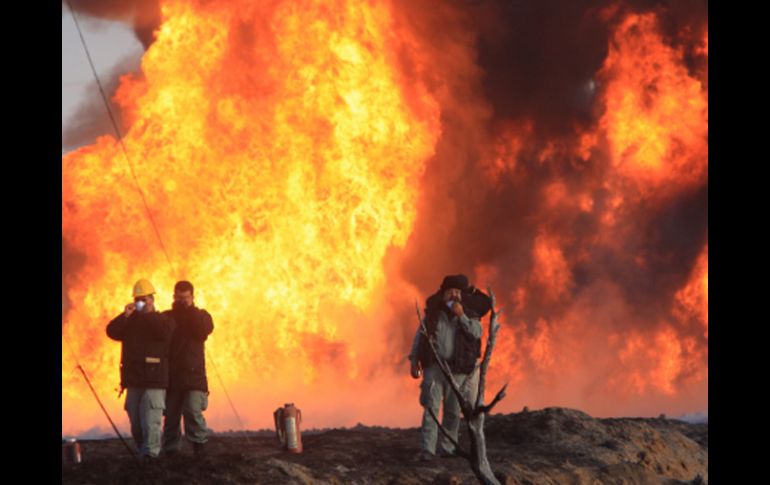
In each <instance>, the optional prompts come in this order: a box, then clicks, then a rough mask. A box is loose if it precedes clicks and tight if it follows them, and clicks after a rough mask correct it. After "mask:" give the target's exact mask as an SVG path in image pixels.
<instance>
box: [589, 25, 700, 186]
mask: <svg viewBox="0 0 770 485" xmlns="http://www.w3.org/2000/svg"><path fill="white" fill-rule="evenodd" d="M682 57H683V54H682V52H681V51H678V50H675V49H674V48H672V47H670V46H668V45H666V44H665V43H664V42H663V40H662V38H661V35H660V33H659V31H658V24H657V18H656V16H655V15H654V14H652V13H650V14H644V15H636V14H632V15H629V16H628V17H627V18H626V19H625V20H624V21H623V22H622V23H621V25H620V26H619V27H618V29H617V30H616V32H615V34H614V36H613V39H612V42H611V43H610V49H609V53H608V55H607V59H606V61H605V64H604V67H603V68H602V71H601V72H600V76H601V77H603V78H608V79H610V82H609V84H608V86H607V88H606V91H605V94H604V97H605V104H606V112H605V114H604V117H603V118H602V120H601V123H600V124H601V127H602V129H603V130H604V131H605V132H606V136H607V139H608V141H609V146H610V151H611V154H612V163H613V164H614V165H615V167H617V169H618V171H619V173H620V174H621V175H622V176H623V177H625V178H629V179H633V180H635V181H636V182H637V183H638V184H639V186H640V189H641V190H642V191H646V190H648V189H652V188H659V187H665V186H668V185H671V184H673V185H674V186H676V187H681V186H687V185H693V184H697V183H700V182H701V181H702V178H703V177H704V176H705V174H706V170H707V166H708V165H707V160H708V158H707V153H708V147H707V141H706V140H707V132H708V101H707V94H706V92H705V91H704V89H703V86H702V85H701V83H700V82H699V81H698V80H697V79H694V78H693V77H691V76H690V74H689V73H688V72H687V70H686V69H685V67H684V66H683V62H682Z"/></svg>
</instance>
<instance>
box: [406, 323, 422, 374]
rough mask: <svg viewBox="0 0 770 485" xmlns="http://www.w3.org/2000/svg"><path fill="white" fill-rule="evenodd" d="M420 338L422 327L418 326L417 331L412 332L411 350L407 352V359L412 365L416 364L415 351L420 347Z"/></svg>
mask: <svg viewBox="0 0 770 485" xmlns="http://www.w3.org/2000/svg"><path fill="white" fill-rule="evenodd" d="M420 338H422V329H420V328H419V327H418V328H417V333H415V334H414V339H412V351H411V352H409V361H410V362H411V363H412V365H416V364H417V357H418V356H417V352H418V349H419V348H420Z"/></svg>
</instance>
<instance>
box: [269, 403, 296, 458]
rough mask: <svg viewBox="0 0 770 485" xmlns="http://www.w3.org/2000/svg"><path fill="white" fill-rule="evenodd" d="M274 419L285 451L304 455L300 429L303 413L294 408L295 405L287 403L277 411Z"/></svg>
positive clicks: (276, 430) (279, 439)
mask: <svg viewBox="0 0 770 485" xmlns="http://www.w3.org/2000/svg"><path fill="white" fill-rule="evenodd" d="M273 418H275V432H276V433H277V434H278V441H280V443H281V446H282V447H283V449H284V450H286V451H288V452H290V453H302V434H301V432H300V429H299V425H300V423H301V422H302V412H301V411H300V410H299V409H297V408H296V407H294V403H287V404H284V406H283V407H282V408H278V409H276V410H275V412H274V413H273Z"/></svg>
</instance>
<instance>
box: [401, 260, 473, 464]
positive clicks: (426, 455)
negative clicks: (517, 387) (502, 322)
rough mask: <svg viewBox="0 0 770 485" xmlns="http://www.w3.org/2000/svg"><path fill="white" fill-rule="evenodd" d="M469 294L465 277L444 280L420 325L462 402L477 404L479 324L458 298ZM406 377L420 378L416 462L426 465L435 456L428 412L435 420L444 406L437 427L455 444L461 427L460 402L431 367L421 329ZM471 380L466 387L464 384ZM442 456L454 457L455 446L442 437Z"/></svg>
mask: <svg viewBox="0 0 770 485" xmlns="http://www.w3.org/2000/svg"><path fill="white" fill-rule="evenodd" d="M467 290H468V278H467V277H466V276H465V275H462V274H459V275H450V276H447V277H445V278H444V281H443V282H442V283H441V287H440V288H439V291H438V292H437V293H436V294H434V295H433V296H431V297H430V298H428V299H427V301H426V303H425V316H424V319H425V320H424V322H425V326H426V328H427V331H428V335H430V336H433V337H434V338H435V339H436V350H437V351H438V354H439V356H440V357H442V358H443V359H444V360H446V361H447V363H448V364H449V367H450V369H451V370H452V374H453V376H454V378H455V381H456V382H457V384H458V385H459V386H460V388H461V389H464V392H466V398H468V399H470V400H475V399H476V392H477V391H478V370H476V369H475V366H476V361H477V359H478V358H479V356H480V354H481V322H480V320H479V318H478V317H477V316H475V315H474V314H473V313H471V312H470V311H468V312H466V309H465V308H463V303H462V295H463V292H464V291H467ZM409 360H410V362H411V375H412V377H414V378H415V379H417V378H419V377H420V375H421V374H422V375H423V380H422V384H421V385H420V405H422V406H423V408H424V411H423V416H422V428H421V432H422V439H421V448H422V450H421V452H420V454H419V455H418V459H419V460H420V461H430V460H432V459H433V458H434V457H435V455H436V451H437V450H436V448H437V438H438V426H437V425H436V422H435V421H434V420H433V418H432V417H431V415H430V413H429V411H428V410H429V409H430V410H432V411H433V413H434V414H435V415H436V416H437V417H438V414H439V408H440V406H441V403H442V402H443V403H444V414H443V416H442V419H441V424H442V426H443V427H444V428H445V429H446V430H447V432H448V433H449V435H450V436H452V438H454V439H455V441H456V440H457V434H458V428H459V425H460V403H459V402H458V400H457V396H455V394H454V392H453V391H452V389H451V386H450V384H449V382H448V381H447V379H446V377H444V374H443V373H442V372H441V369H440V368H439V367H438V364H437V363H436V360H435V357H434V355H433V351H432V350H431V348H430V345H429V343H428V341H427V339H426V338H425V337H424V335H422V333H421V330H420V328H418V329H417V333H416V334H415V336H414V341H413V343H412V351H411V353H410V354H409ZM468 379H470V382H468V383H467V385H466V386H465V387H463V384H466V382H465V381H466V380H468ZM438 452H439V455H441V456H453V455H454V445H453V444H452V443H451V442H450V441H449V440H448V439H447V438H446V437H445V436H444V435H443V434H442V435H441V439H440V440H439V443H438Z"/></svg>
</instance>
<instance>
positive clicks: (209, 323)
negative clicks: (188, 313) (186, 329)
mask: <svg viewBox="0 0 770 485" xmlns="http://www.w3.org/2000/svg"><path fill="white" fill-rule="evenodd" d="M213 331H214V320H213V319H212V318H211V315H210V314H209V312H207V311H206V310H200V311H197V312H195V315H194V316H193V318H192V319H191V322H190V334H191V335H192V337H193V338H194V339H196V340H200V341H201V342H205V341H206V339H207V338H208V336H209V335H210V334H211V332H213Z"/></svg>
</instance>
